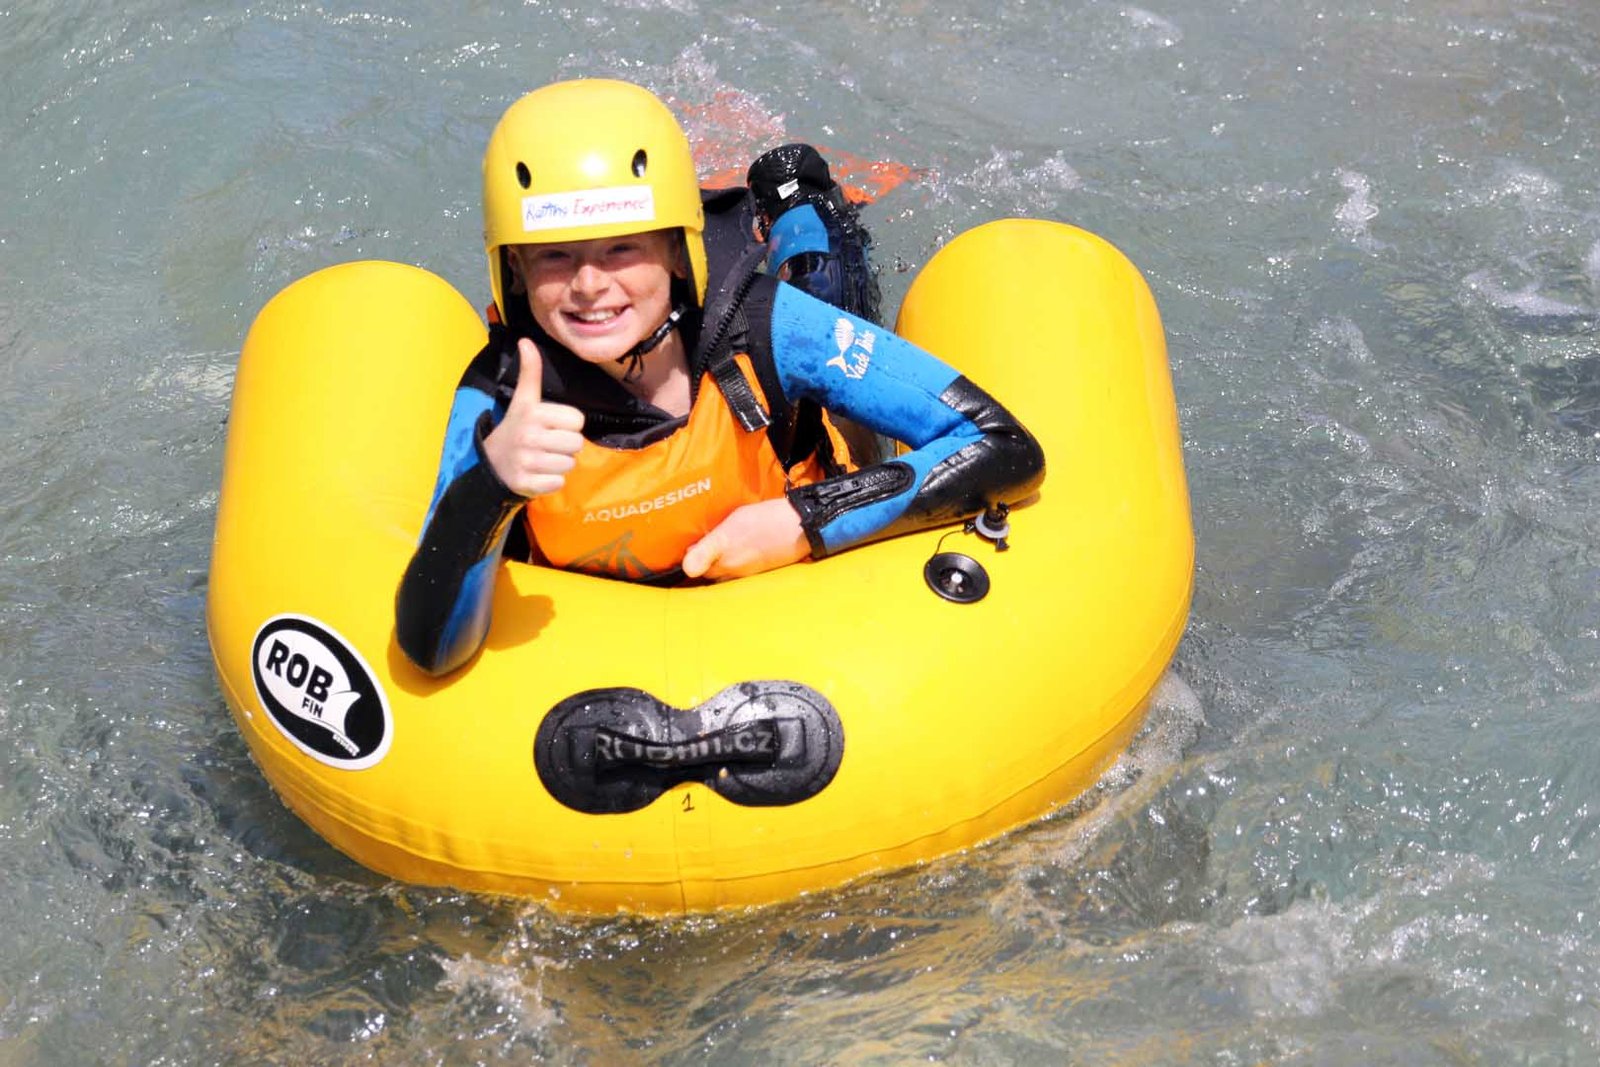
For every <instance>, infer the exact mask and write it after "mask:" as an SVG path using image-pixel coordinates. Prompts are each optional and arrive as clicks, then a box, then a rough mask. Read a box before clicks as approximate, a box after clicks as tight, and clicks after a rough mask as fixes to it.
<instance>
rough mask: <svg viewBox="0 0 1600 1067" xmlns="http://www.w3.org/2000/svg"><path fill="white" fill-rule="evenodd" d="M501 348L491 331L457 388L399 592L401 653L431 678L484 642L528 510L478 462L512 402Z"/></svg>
mask: <svg viewBox="0 0 1600 1067" xmlns="http://www.w3.org/2000/svg"><path fill="white" fill-rule="evenodd" d="M505 344H506V342H505V340H504V338H503V337H502V331H501V330H498V329H496V330H494V331H492V332H491V334H490V339H489V344H488V345H487V346H486V347H485V348H484V350H483V351H482V352H480V353H478V355H477V357H476V358H475V359H474V360H473V361H472V363H471V365H469V366H468V368H467V371H466V373H465V374H464V375H463V376H462V379H461V384H460V385H458V386H457V387H456V393H455V399H454V401H453V402H452V404H451V407H450V421H449V422H448V423H447V424H446V427H445V438H444V449H443V452H442V454H441V456H440V460H439V476H438V478H437V480H436V482H435V485H434V490H433V501H432V503H431V504H430V505H429V506H428V516H427V519H426V520H425V522H424V524H423V528H422V537H421V539H420V541H419V542H418V544H417V550H416V552H415V553H414V554H413V555H412V557H411V562H410V564H409V565H408V566H407V567H406V571H405V575H404V576H403V577H402V578H401V580H400V588H399V590H398V592H397V593H396V594H395V636H396V639H397V640H398V641H399V644H400V649H401V651H403V652H404V653H405V654H406V656H407V658H409V659H410V660H411V662H412V663H414V664H416V665H417V666H418V667H419V668H421V669H422V670H424V671H427V672H428V673H429V674H433V675H441V674H447V673H449V672H450V671H453V670H455V669H456V668H457V667H460V666H461V665H462V664H463V663H465V662H466V661H467V660H469V659H471V658H472V655H473V653H475V652H476V651H477V650H478V647H479V646H480V645H482V644H483V639H484V635H485V634H487V633H488V630H489V606H490V600H491V596H492V594H493V592H494V576H495V569H496V567H497V566H498V564H499V561H500V554H501V552H502V550H503V549H504V548H505V544H506V537H507V535H508V534H509V533H510V531H511V529H512V526H513V524H514V520H515V518H516V516H517V513H518V511H519V509H520V508H521V507H522V505H523V504H524V503H526V500H525V499H524V498H523V497H522V496H520V495H518V494H517V493H515V492H513V491H512V490H511V489H509V488H507V487H506V485H505V483H503V482H502V481H500V478H499V477H498V476H497V475H496V474H495V472H494V469H493V468H492V467H491V466H490V465H489V462H488V460H487V458H486V457H485V456H484V454H483V439H484V438H485V437H486V436H488V434H489V431H491V430H492V429H493V428H494V427H495V425H496V424H498V422H499V421H500V419H501V418H502V417H503V416H504V415H505V407H506V403H507V402H508V397H509V390H508V388H507V386H506V385H505V375H506V359H505V355H504V353H505Z"/></svg>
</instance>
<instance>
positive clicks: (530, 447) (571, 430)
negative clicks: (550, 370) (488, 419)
mask: <svg viewBox="0 0 1600 1067" xmlns="http://www.w3.org/2000/svg"><path fill="white" fill-rule="evenodd" d="M517 355H518V356H519V357H520V359H521V363H520V368H521V369H520V370H519V371H518V373H517V389H516V392H514V393H513V394H511V403H510V405H509V406H508V407H507V408H506V414H505V418H503V419H501V420H500V425H498V426H496V427H495V428H494V429H493V430H492V431H490V433H489V436H487V437H485V438H484V439H483V452H484V455H485V456H487V457H488V459H489V466H490V467H492V468H494V472H495V474H497V475H498V476H499V477H500V480H501V481H502V482H504V483H505V484H506V487H507V488H509V489H510V490H512V491H513V492H516V493H520V494H521V495H523V496H527V497H534V496H543V495H544V494H545V493H553V492H555V491H556V490H558V489H560V488H561V487H562V486H563V485H564V484H566V480H567V472H568V471H570V470H571V469H572V468H573V467H574V466H576V464H577V460H576V459H575V458H574V457H575V456H576V455H577V454H578V449H580V448H582V447H583V412H581V411H579V410H578V409H577V408H575V407H572V406H570V405H567V404H552V403H547V402H546V401H545V400H544V397H543V392H542V388H543V385H544V365H543V364H542V363H541V362H540V359H539V349H538V348H537V347H536V346H535V345H534V343H533V342H532V341H530V340H529V339H528V338H526V337H524V338H522V339H521V340H519V341H518V342H517Z"/></svg>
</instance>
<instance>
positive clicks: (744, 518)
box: [683, 497, 811, 581]
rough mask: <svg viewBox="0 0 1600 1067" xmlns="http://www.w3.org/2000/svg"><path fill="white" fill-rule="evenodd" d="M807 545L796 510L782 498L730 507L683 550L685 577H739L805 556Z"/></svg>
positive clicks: (768, 569)
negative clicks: (722, 516)
mask: <svg viewBox="0 0 1600 1067" xmlns="http://www.w3.org/2000/svg"><path fill="white" fill-rule="evenodd" d="M810 554H811V545H810V543H809V542H808V541H807V540H806V535H805V531H804V530H802V529H801V528H800V513H799V512H797V511H795V509H794V505H793V504H791V503H789V501H787V500H785V499H783V498H782V497H780V498H778V499H776V500H763V501H761V502H760V503H759V504H745V505H744V506H743V507H738V508H735V509H734V510H733V511H732V512H731V513H730V514H729V515H728V517H727V518H725V519H723V520H722V521H721V522H719V523H717V525H716V527H715V528H713V529H712V531H711V532H710V533H708V534H706V535H705V536H704V537H702V538H701V539H700V540H698V541H696V542H695V543H694V544H692V545H690V546H689V551H687V552H685V553H684V554H683V573H684V574H685V575H686V576H687V577H690V578H702V577H703V578H710V579H711V580H713V581H720V580H721V579H723V578H743V577H745V576H746V575H750V574H760V573H761V572H762V571H770V570H772V569H774V568H776V567H782V566H784V565H785V564H788V563H794V562H796V561H797V560H802V559H805V558H806V557H807V556H808V555H810Z"/></svg>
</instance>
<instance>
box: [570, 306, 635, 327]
mask: <svg viewBox="0 0 1600 1067" xmlns="http://www.w3.org/2000/svg"><path fill="white" fill-rule="evenodd" d="M621 314H622V312H621V311H620V310H618V309H616V308H608V309H604V310H596V311H569V312H567V317H568V318H570V319H573V320H574V321H577V322H581V323H583V324H584V325H585V326H604V325H605V324H606V323H608V322H611V321H613V320H615V319H616V318H617V317H618V316H619V315H621Z"/></svg>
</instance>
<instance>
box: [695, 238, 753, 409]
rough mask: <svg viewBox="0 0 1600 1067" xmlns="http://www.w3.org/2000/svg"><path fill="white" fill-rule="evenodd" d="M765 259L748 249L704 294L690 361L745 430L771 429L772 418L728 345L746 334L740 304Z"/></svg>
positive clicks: (746, 327)
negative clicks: (700, 322) (697, 337)
mask: <svg viewBox="0 0 1600 1067" xmlns="http://www.w3.org/2000/svg"><path fill="white" fill-rule="evenodd" d="M766 256H767V250H766V248H765V247H764V246H758V247H755V248H752V249H749V250H748V251H746V252H745V253H744V254H743V255H742V256H740V257H739V261H738V263H736V264H734V267H733V269H732V270H730V271H729V272H728V273H727V274H725V275H723V276H722V277H721V278H719V279H717V280H716V282H717V284H716V286H715V288H714V289H713V290H712V291H710V292H709V293H708V294H707V298H706V311H705V318H704V323H705V325H704V326H703V327H702V328H701V331H700V346H699V349H698V351H696V352H695V357H694V361H693V362H694V366H695V367H696V368H697V369H700V368H703V369H704V370H705V371H706V372H709V373H710V375H711V377H712V380H713V381H715V382H716V383H717V389H718V390H719V391H720V392H721V393H722V397H723V399H724V400H726V401H727V402H728V407H729V409H730V410H732V412H733V414H734V417H736V418H737V419H738V420H739V425H741V426H743V427H744V428H745V429H746V430H760V429H764V428H766V427H768V426H770V425H772V416H771V415H770V414H769V413H768V411H767V409H766V408H764V407H762V406H761V401H760V400H759V399H758V398H757V397H756V393H755V390H754V389H752V388H750V383H749V381H747V380H746V379H745V376H744V372H743V371H741V370H740V369H739V365H738V364H737V363H735V362H734V360H733V345H732V344H731V342H732V341H733V340H734V339H735V338H739V337H741V335H743V336H748V334H749V322H748V320H747V319H746V317H745V315H744V308H743V304H744V300H745V297H746V296H748V295H749V293H750V289H751V287H752V286H754V285H755V283H756V280H757V279H758V278H760V277H761V263H762V261H763V260H764V259H766Z"/></svg>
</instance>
